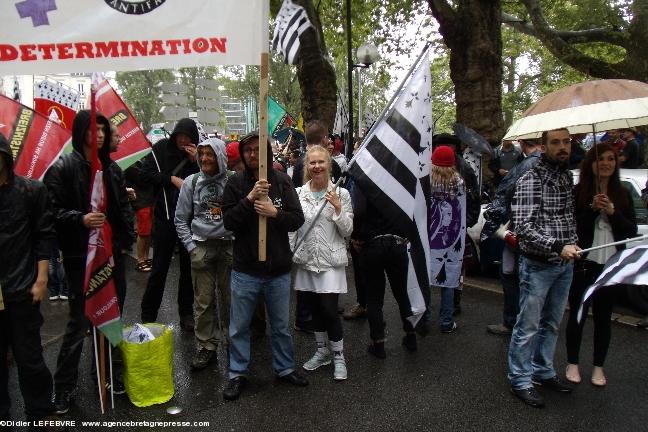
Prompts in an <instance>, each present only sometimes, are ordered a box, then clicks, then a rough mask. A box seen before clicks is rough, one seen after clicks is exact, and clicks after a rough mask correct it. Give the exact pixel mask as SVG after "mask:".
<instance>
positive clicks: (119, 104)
mask: <svg viewBox="0 0 648 432" xmlns="http://www.w3.org/2000/svg"><path fill="white" fill-rule="evenodd" d="M96 98H97V110H98V111H100V112H101V113H102V114H103V115H104V116H106V117H107V118H108V120H110V123H111V124H112V125H114V126H115V127H116V128H117V132H118V133H119V135H120V136H121V138H120V140H119V144H118V147H117V151H116V152H114V153H111V155H110V157H111V158H112V160H114V161H115V162H117V164H118V165H119V166H120V167H121V168H122V169H126V168H128V167H129V166H131V165H132V164H134V163H135V162H137V161H138V160H140V159H141V158H143V157H144V156H146V155H147V154H148V153H149V152H150V151H151V145H150V144H149V142H148V140H147V139H146V135H145V134H144V132H142V129H140V127H139V123H138V122H137V120H136V119H135V117H134V116H133V114H132V113H131V112H130V110H129V109H128V107H127V106H126V104H125V103H124V101H123V100H122V99H121V98H120V97H119V95H118V94H117V92H116V91H115V90H114V89H113V88H112V87H111V86H110V83H109V82H108V80H103V81H102V82H101V83H99V86H98V87H97V95H96Z"/></svg>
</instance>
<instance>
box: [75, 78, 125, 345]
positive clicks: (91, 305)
mask: <svg viewBox="0 0 648 432" xmlns="http://www.w3.org/2000/svg"><path fill="white" fill-rule="evenodd" d="M90 106H91V108H90V109H91V112H92V115H91V120H90V133H91V137H92V138H91V139H92V141H91V142H92V143H93V145H92V146H91V148H92V152H91V155H90V171H91V179H92V181H91V183H90V208H91V211H92V212H99V213H104V214H106V212H107V207H108V202H107V197H106V188H105V185H104V181H103V174H104V173H103V171H102V166H101V162H100V161H99V155H98V149H97V144H96V143H97V108H96V104H95V94H94V90H92V91H91V102H90ZM104 145H110V143H104ZM114 267H115V261H114V259H113V256H112V229H111V228H110V224H109V223H108V220H106V222H104V224H103V226H102V227H101V228H95V229H91V230H90V237H89V239H88V256H87V258H86V271H85V281H84V284H83V292H84V294H85V315H86V317H87V318H88V320H90V322H91V323H92V325H93V326H95V327H97V328H98V329H99V330H100V331H101V332H102V333H103V334H104V335H105V336H106V337H107V338H108V340H109V341H110V343H111V344H112V345H113V346H117V344H119V342H120V341H121V340H122V325H121V316H120V311H119V303H118V302H117V290H116V289H115V279H114V277H113V270H114Z"/></svg>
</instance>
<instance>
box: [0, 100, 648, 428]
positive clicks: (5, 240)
mask: <svg viewBox="0 0 648 432" xmlns="http://www.w3.org/2000/svg"><path fill="white" fill-rule="evenodd" d="M90 117H91V116H90V112H89V111H80V112H79V113H78V114H77V116H76V118H75V120H74V124H73V140H72V145H73V151H72V152H71V153H70V154H67V155H64V156H62V157H61V158H60V159H59V160H57V161H56V163H55V164H54V165H53V166H52V167H51V168H50V169H49V171H48V172H47V174H46V175H45V178H44V184H43V183H41V182H38V181H34V180H29V179H24V178H22V177H19V176H16V175H14V174H13V165H12V154H11V151H10V149H9V146H8V144H7V142H6V140H5V139H4V137H2V136H1V135H0V213H1V214H2V216H1V217H0V236H1V237H0V251H1V252H0V253H1V254H2V256H1V257H0V259H2V260H3V262H4V263H5V264H6V265H3V267H2V270H0V282H1V283H2V297H1V298H0V299H2V300H3V301H2V302H0V306H1V308H0V320H1V322H2V329H3V330H2V331H1V332H0V362H2V367H0V386H1V388H0V418H1V419H5V418H8V415H9V405H10V403H9V396H8V390H7V386H8V384H7V381H8V373H7V367H6V362H5V359H6V357H7V352H8V350H9V348H11V350H12V351H13V354H14V358H15V359H16V364H17V366H18V370H19V377H20V378H19V379H20V388H21V392H22V395H23V398H24V400H25V413H26V416H27V418H28V419H41V418H45V417H47V416H49V415H52V414H54V413H55V414H58V415H61V414H65V413H67V412H68V410H69V408H70V404H71V403H72V401H73V399H74V394H75V389H76V385H77V380H78V373H79V362H80V360H81V353H82V348H83V342H84V339H85V337H86V333H87V331H88V330H89V322H88V320H87V319H86V318H85V316H84V303H85V296H84V292H83V284H84V276H85V271H86V266H85V264H86V254H87V245H88V236H89V232H90V230H91V229H94V228H99V227H102V226H103V224H104V223H109V224H110V226H111V228H112V245H113V257H114V269H113V275H114V278H115V286H116V290H117V298H118V302H119V306H120V310H122V311H123V307H124V303H125V298H126V295H127V290H126V277H125V266H124V257H123V251H124V250H128V249H130V248H131V246H132V245H133V244H134V243H135V242H136V253H137V265H136V269H137V270H138V271H141V272H145V273H149V277H148V283H147V285H146V289H145V292H144V295H143V297H142V300H141V311H140V319H141V321H142V322H143V323H151V322H155V321H156V320H157V316H158V310H159V308H160V305H161V302H162V296H163V294H164V291H165V287H166V280H167V272H168V270H169V267H170V265H171V261H172V259H173V257H174V254H175V252H176V251H177V252H178V261H179V267H180V278H179V282H178V291H177V292H178V298H177V313H178V319H179V323H180V327H181V329H182V330H183V331H185V332H193V335H194V337H195V340H196V352H195V354H194V355H193V356H192V359H191V367H192V369H194V370H200V369H204V368H205V367H206V366H207V365H208V364H209V363H213V362H216V361H218V358H217V354H216V353H217V348H218V346H219V344H223V345H224V346H225V347H226V348H227V351H228V359H227V360H226V364H227V366H228V371H229V377H228V378H229V381H228V383H227V385H226V387H225V390H224V392H223V397H224V398H225V399H226V400H235V399H237V398H238V397H239V396H240V395H241V393H242V392H243V390H244V389H245V386H246V384H247V381H248V378H249V377H248V375H249V364H250V361H251V350H250V344H251V340H252V339H253V336H254V332H255V328H257V329H258V328H259V327H260V328H261V329H262V330H261V333H263V332H264V329H265V323H266V322H267V323H268V324H269V326H270V329H271V332H270V333H271V334H270V338H271V350H272V369H273V372H274V374H275V375H276V377H277V379H278V380H281V381H285V382H287V383H289V384H292V385H296V386H306V385H308V380H307V378H306V377H305V376H304V375H303V374H301V373H299V372H298V369H299V367H298V366H297V363H296V359H295V355H294V351H293V340H292V334H291V319H290V313H289V306H290V298H291V289H294V290H296V299H297V304H296V316H295V318H294V328H295V329H297V330H304V331H308V332H312V333H314V338H315V352H314V354H313V356H312V357H311V358H310V359H309V360H307V361H306V362H305V363H303V365H302V368H303V369H304V370H306V371H313V370H315V369H318V368H320V367H323V366H327V365H330V364H331V363H332V364H333V367H332V369H333V371H332V377H333V379H334V380H338V381H343V380H346V379H347V378H348V376H349V375H350V374H349V372H348V370H347V367H348V365H347V362H346V359H345V356H344V342H343V341H344V338H343V329H342V322H341V319H340V315H339V313H340V312H341V311H340V309H339V295H340V294H344V293H346V292H347V278H346V268H347V267H348V265H349V262H348V258H347V257H348V256H349V255H348V253H349V254H350V256H351V261H352V266H353V273H354V277H355V289H356V295H357V304H356V305H354V306H353V307H352V308H351V309H349V310H347V311H346V312H344V314H343V315H342V316H343V317H344V318H345V319H358V318H364V317H367V319H368V323H369V338H370V344H369V345H368V347H367V351H368V353H369V354H370V355H371V356H372V357H375V358H377V359H384V358H386V351H385V343H386V340H385V321H384V318H383V304H384V296H385V287H386V279H388V280H389V285H390V287H391V291H392V293H393V296H394V298H395V300H396V302H397V304H398V307H399V312H400V317H401V320H402V326H403V332H404V335H403V338H402V345H403V346H404V348H405V349H406V350H408V351H411V352H414V351H416V350H417V344H418V342H417V334H418V335H421V336H423V335H425V334H427V333H429V331H430V328H429V323H430V322H431V321H432V320H433V319H434V318H433V316H434V315H435V314H434V313H433V312H432V305H431V301H430V297H431V295H430V294H431V291H430V290H424V292H423V293H422V294H423V297H424V300H425V304H426V305H427V311H426V313H425V314H424V316H423V318H422V319H421V321H420V322H419V324H418V325H416V326H414V324H413V323H412V321H411V320H410V319H408V318H409V317H410V315H411V310H410V303H409V300H408V298H407V291H408V288H407V272H408V254H407V245H408V239H407V235H406V230H405V229H404V227H402V226H398V225H396V224H394V222H393V220H391V219H389V218H388V217H385V215H384V214H383V212H382V211H381V209H379V208H376V206H375V203H373V202H371V200H368V199H367V198H366V197H365V195H364V193H363V191H362V189H361V188H359V187H358V186H357V184H354V182H353V181H352V180H348V181H347V182H346V183H343V185H344V186H345V187H342V186H340V185H337V186H336V182H337V180H338V179H339V178H340V177H341V176H342V175H343V174H344V172H345V171H346V169H347V164H348V161H347V159H346V157H345V155H344V154H342V152H341V147H342V140H341V139H340V137H338V136H333V135H329V133H328V128H327V126H326V125H325V124H324V123H322V122H320V121H317V120H315V121H312V122H309V123H308V124H307V125H306V127H305V142H304V148H303V149H302V148H301V145H300V144H299V142H297V145H292V146H290V147H289V146H286V148H273V146H272V145H271V143H270V142H269V141H268V142H267V143H262V142H260V137H259V134H258V133H256V132H253V133H250V134H248V135H246V136H244V137H242V138H241V140H240V141H238V142H230V143H227V144H226V143H225V142H224V141H222V140H220V139H219V138H208V137H207V136H204V135H203V136H201V134H200V132H199V129H198V127H197V125H196V123H195V122H194V121H193V120H191V119H182V120H180V121H179V122H178V123H177V125H176V126H175V128H174V130H173V132H172V133H171V134H170V136H169V138H167V139H163V140H161V141H159V142H158V143H156V144H155V145H154V146H153V151H152V152H151V153H150V154H149V155H147V156H146V157H145V158H144V159H142V160H141V161H140V162H138V163H137V164H136V165H134V166H133V167H131V168H129V169H128V170H127V171H126V172H125V173H124V172H122V170H121V169H120V168H119V167H118V166H117V164H115V163H114V162H113V161H112V160H111V159H110V152H111V151H114V150H115V147H114V146H113V144H114V143H116V142H118V140H116V139H115V134H116V131H115V130H114V129H111V125H110V123H109V121H108V119H106V118H105V117H103V116H102V115H100V114H99V115H98V116H97V131H96V136H97V146H98V149H99V151H98V155H99V160H100V163H101V165H102V170H103V172H104V183H105V186H106V192H107V210H106V212H105V213H97V212H93V211H92V210H91V209H90V197H89V191H90V181H91V180H90V162H89V160H90V154H91V153H90V152H91V147H92V145H91V136H92V134H91V131H90V125H91V118H90ZM630 132H632V131H630ZM633 133H634V132H633ZM621 137H624V138H625V140H624V141H623V140H622V139H621ZM581 140H582V137H579V136H570V135H569V132H568V131H567V130H565V129H560V130H552V131H547V132H545V133H544V134H543V135H542V138H541V139H540V140H539V141H537V142H536V141H533V140H528V141H522V142H520V148H518V147H515V146H514V145H513V143H510V142H506V143H504V144H503V145H502V147H501V148H500V149H499V150H498V151H497V152H496V157H495V159H494V161H493V163H492V168H493V169H494V171H495V174H496V175H497V177H498V178H497V181H498V183H499V186H498V188H497V193H496V195H495V199H494V202H493V203H492V204H491V206H490V208H489V209H488V211H487V212H486V219H487V223H486V224H485V227H484V232H483V235H485V236H486V237H488V236H490V235H495V234H496V231H498V232H499V233H501V234H502V236H503V237H504V238H505V242H506V244H507V247H506V251H505V254H504V259H503V264H502V268H501V277H502V285H503V288H504V294H505V295H504V314H503V322H502V323H501V324H496V325H490V326H488V330H489V332H491V333H495V334H500V335H511V343H510V349H509V353H508V362H509V374H508V378H509V381H510V388H511V392H512V393H513V394H514V395H515V396H517V397H518V398H519V399H521V400H522V401H523V402H525V403H527V404H529V405H531V406H535V407H540V406H543V405H544V401H543V398H542V396H541V394H540V393H539V392H538V391H537V388H543V389H550V390H555V391H559V392H570V391H571V390H572V388H573V385H574V384H576V383H578V382H580V381H581V375H580V369H579V351H580V345H581V339H582V331H583V324H584V321H581V322H578V321H577V320H576V319H575V317H574V316H573V314H572V313H570V316H569V320H568V325H567V338H566V339H567V352H568V359H567V360H568V366H567V369H566V380H567V381H568V382H567V381H565V380H564V379H562V378H561V377H560V376H559V375H558V374H557V373H556V371H555V367H554V351H555V345H556V341H557V337H558V329H559V327H560V322H561V320H562V316H563V312H564V310H565V306H566V304H567V303H568V302H569V304H570V307H571V311H572V312H573V311H575V310H576V309H577V308H578V305H579V302H580V299H581V298H582V293H583V291H584V289H585V288H586V287H587V286H588V285H589V284H591V283H592V282H593V281H594V280H595V279H596V277H597V276H598V275H599V274H600V273H601V271H602V267H603V265H604V264H605V262H606V261H607V259H609V257H610V256H611V255H612V254H613V253H614V252H615V251H616V250H617V249H621V248H623V246H617V247H616V249H615V248H613V247H608V248H603V249H600V250H598V251H596V252H591V253H589V254H581V253H580V250H581V248H586V247H590V246H599V245H603V244H607V243H610V242H612V241H616V240H622V239H626V238H630V237H633V236H634V235H635V234H636V232H637V225H636V220H635V215H634V210H633V205H632V200H631V198H630V196H629V194H628V193H627V191H625V189H623V187H622V186H621V184H620V180H619V168H620V167H622V166H630V165H636V163H635V162H634V161H635V160H636V159H638V158H639V157H640V155H641V154H642V150H641V146H639V144H637V142H636V140H635V136H634V135H633V134H631V133H629V132H624V133H622V134H617V135H615V134H613V133H610V134H609V137H608V138H607V142H606V143H602V144H597V145H596V146H594V147H593V148H592V149H591V150H589V151H587V152H585V150H584V149H583V148H582V146H581V145H580V143H581ZM575 141H576V143H577V144H576V148H577V149H578V148H580V151H578V150H576V151H574V146H575V145H574V142H575ZM619 141H623V144H620V143H619ZM293 144H294V143H293ZM432 144H433V152H432V169H431V173H430V174H431V175H430V179H431V191H432V194H431V197H430V198H431V201H430V205H429V208H430V212H431V216H430V220H431V221H432V223H431V224H430V230H434V232H433V233H432V232H430V238H431V239H432V240H431V243H434V244H431V246H432V247H433V248H436V249H438V250H446V249H448V250H449V249H450V248H453V249H454V252H455V253H458V254H459V255H463V253H464V252H463V249H462V248H463V246H461V247H460V248H458V247H457V245H460V244H463V243H465V242H463V241H458V242H457V243H456V244H455V243H454V241H453V242H452V243H450V244H448V241H449V240H448V238H450V236H449V234H448V233H449V232H450V230H454V231H455V232H457V233H459V234H458V235H459V236H460V238H461V239H463V238H465V236H466V230H467V228H468V227H470V226H472V225H474V224H475V223H476V222H477V217H478V216H479V212H480V204H481V202H480V201H481V200H480V192H479V191H480V186H479V184H478V180H477V176H476V174H475V172H474V171H473V170H472V168H471V167H470V166H469V165H468V164H467V163H466V162H465V161H464V160H463V158H462V157H461V150H462V149H461V141H460V140H459V139H458V138H457V137H456V136H453V135H448V134H439V135H436V136H435V137H434V140H433V143H432ZM262 146H266V147H267V160H266V161H264V162H266V166H267V176H266V177H265V178H260V177H259V165H260V162H261V161H260V148H261V147H262ZM576 153H579V154H576ZM581 153H582V154H581ZM575 157H576V158H580V159H578V160H579V161H580V168H581V171H580V183H579V184H578V185H577V186H576V188H574V185H573V180H572V176H571V174H570V172H569V171H568V169H569V167H570V163H572V164H573V163H574V158H575ZM288 173H290V174H291V176H292V178H291V176H289V175H288ZM456 202H458V203H460V204H459V207H457V208H460V209H461V211H460V212H459V213H458V215H453V210H452V209H453V206H456V205H457V204H455V203H456ZM322 206H323V211H322V212H321V214H318V210H319V209H320V207H322ZM259 216H263V217H265V218H266V221H267V225H266V248H267V255H266V259H265V260H263V261H260V260H259V251H258V238H259V229H260V227H259ZM507 222H508V224H506V223H507ZM504 224H506V225H504ZM135 228H136V229H135ZM498 229H499V230H498ZM136 232H137V234H136ZM9 244H11V253H7V251H8V249H9V248H8V245H9ZM151 244H152V246H153V251H154V253H153V257H152V259H151V258H149V247H150V246H151ZM59 250H60V252H59ZM461 262H462V258H459V259H458V260H457V261H455V262H454V263H453V264H452V265H448V266H447V267H444V268H443V270H442V271H439V273H438V274H439V275H441V274H442V275H443V276H442V277H441V276H437V277H436V279H433V280H431V281H430V285H431V288H433V289H434V288H437V289H439V290H440V298H441V301H440V305H439V312H438V328H439V330H440V331H441V332H443V333H452V332H453V331H454V330H455V329H457V322H456V320H455V317H456V315H457V314H459V313H460V312H461V301H460V300H461V285H462V280H463V269H462V267H461ZM61 263H62V268H61ZM48 269H49V274H50V276H49V281H50V294H49V297H50V300H52V301H54V300H66V299H67V300H68V304H69V321H68V324H67V328H66V330H65V335H64V338H63V341H62V345H61V348H60V352H59V355H58V359H57V363H56V370H55V373H54V375H53V378H52V375H51V374H50V371H49V370H48V369H47V367H46V365H45V363H44V361H43V356H42V348H41V342H40V333H39V331H40V326H41V325H42V322H43V318H42V316H41V314H40V312H39V306H38V304H39V302H40V301H42V300H44V299H46V298H47V290H48ZM63 269H64V272H63V271H62V270H63ZM434 273H435V274H437V273H436V272H434ZM62 279H65V282H63V280H62ZM590 303H591V304H592V309H593V314H594V325H595V332H594V339H595V341H594V361H593V365H594V371H593V374H592V377H591V382H592V383H593V384H594V385H597V386H604V385H606V383H607V381H606V378H605V375H604V373H603V363H604V360H605V357H606V353H607V349H608V345H609V341H610V333H611V331H610V314H611V310H612V305H613V303H614V296H613V293H612V291H611V290H609V289H604V290H600V291H598V292H597V293H596V294H595V295H594V296H593V299H592V300H591V301H590V302H587V303H586V304H585V308H586V310H587V307H589V305H590ZM255 323H256V324H255ZM259 323H260V324H259ZM257 331H258V330H257ZM18 341H20V343H18ZM93 364H94V363H93ZM116 375H117V378H119V371H117V373H116ZM112 386H113V388H112V390H113V391H114V392H115V393H123V392H124V388H123V385H122V384H121V382H120V380H119V379H116V380H114V381H113V384H112ZM52 395H53V397H52Z"/></svg>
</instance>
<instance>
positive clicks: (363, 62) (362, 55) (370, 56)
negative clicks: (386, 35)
mask: <svg viewBox="0 0 648 432" xmlns="http://www.w3.org/2000/svg"><path fill="white" fill-rule="evenodd" d="M356 58H357V59H358V64H354V65H353V67H354V68H358V136H360V135H362V69H366V68H368V67H369V66H371V65H372V64H374V63H376V62H377V61H378V60H380V54H379V53H378V49H377V48H376V46H375V45H373V44H370V43H364V44H362V45H360V47H359V48H358V49H357V50H356ZM351 127H353V126H351Z"/></svg>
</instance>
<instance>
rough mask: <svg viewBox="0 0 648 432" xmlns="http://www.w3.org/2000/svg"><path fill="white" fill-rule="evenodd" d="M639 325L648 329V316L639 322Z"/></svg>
mask: <svg viewBox="0 0 648 432" xmlns="http://www.w3.org/2000/svg"><path fill="white" fill-rule="evenodd" d="M637 327H639V328H642V329H648V316H647V317H645V318H644V319H642V320H641V321H639V322H637Z"/></svg>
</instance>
